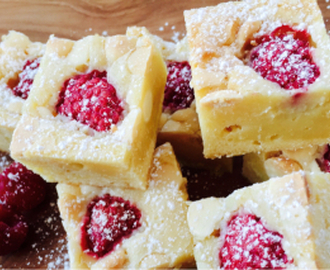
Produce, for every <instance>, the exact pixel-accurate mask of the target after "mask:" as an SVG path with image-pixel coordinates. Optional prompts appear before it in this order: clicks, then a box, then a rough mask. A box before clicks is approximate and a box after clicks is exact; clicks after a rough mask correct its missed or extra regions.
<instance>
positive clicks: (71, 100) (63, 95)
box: [56, 70, 124, 131]
mask: <svg viewBox="0 0 330 270" xmlns="http://www.w3.org/2000/svg"><path fill="white" fill-rule="evenodd" d="M120 103H121V102H120V100H119V99H118V97H117V94H116V89H115V88H114V87H113V86H112V85H111V84H109V83H108V81H107V72H106V71H103V72H100V71H98V70H93V71H92V72H90V73H88V74H82V75H76V76H74V77H73V78H70V79H68V80H67V81H66V82H65V83H64V86H63V87H62V90H61V92H60V96H59V100H58V103H57V105H56V108H57V112H58V113H59V114H62V115H65V116H67V117H69V118H70V119H74V120H76V121H78V122H80V123H82V124H85V125H87V126H89V127H91V128H93V129H95V130H97V131H107V130H109V129H110V128H111V125H112V124H117V122H118V121H119V120H120V118H121V114H122V112H123V110H124V109H123V108H122V106H121V105H120Z"/></svg>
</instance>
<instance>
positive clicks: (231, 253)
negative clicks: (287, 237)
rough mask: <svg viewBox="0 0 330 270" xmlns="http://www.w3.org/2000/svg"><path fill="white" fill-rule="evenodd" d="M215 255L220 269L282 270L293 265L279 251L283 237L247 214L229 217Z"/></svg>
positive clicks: (258, 219) (282, 252)
mask: <svg viewBox="0 0 330 270" xmlns="http://www.w3.org/2000/svg"><path fill="white" fill-rule="evenodd" d="M225 233H226V234H225V237H224V244H223V246H222V247H221V249H220V252H219V259H220V262H221V268H223V269H283V268H286V266H287V265H288V264H289V263H292V262H293V261H292V260H290V259H288V257H287V255H286V254H285V251H284V250H283V248H282V244H281V241H282V239H283V236H282V235H281V234H279V233H277V232H272V231H270V230H268V229H266V228H265V226H264V224H263V223H262V222H261V220H260V218H257V217H256V216H254V215H251V214H242V215H236V216H233V217H232V219H231V220H230V221H229V223H228V225H227V228H226V231H225Z"/></svg>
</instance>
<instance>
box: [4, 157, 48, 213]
mask: <svg viewBox="0 0 330 270" xmlns="http://www.w3.org/2000/svg"><path fill="white" fill-rule="evenodd" d="M45 195H46V182H45V181H44V180H43V179H42V178H41V177H40V176H39V175H37V174H35V173H33V172H32V171H30V170H28V169H27V168H26V167H24V166H23V165H22V164H20V163H18V162H13V163H12V164H11V165H10V166H9V167H7V168H6V169H5V170H4V171H3V172H2V173H1V174H0V203H3V204H5V205H7V206H8V207H11V208H14V209H15V210H18V211H25V210H31V209H33V208H34V207H36V206H37V205H38V204H40V203H41V202H42V201H43V200H44V198H45Z"/></svg>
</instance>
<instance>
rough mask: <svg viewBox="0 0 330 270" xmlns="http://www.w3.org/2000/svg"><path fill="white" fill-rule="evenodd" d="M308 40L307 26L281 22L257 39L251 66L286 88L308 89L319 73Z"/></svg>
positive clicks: (251, 56) (266, 77) (263, 75)
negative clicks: (303, 28)
mask: <svg viewBox="0 0 330 270" xmlns="http://www.w3.org/2000/svg"><path fill="white" fill-rule="evenodd" d="M309 40H310V35H309V34H308V33H307V32H306V31H305V30H295V29H293V28H292V27H290V26H288V25H282V26H280V27H278V28H276V29H275V30H274V31H273V32H272V33H271V34H270V35H265V36H263V37H261V38H260V39H259V41H257V43H258V44H259V45H258V46H257V47H255V48H254V49H253V50H252V51H251V54H250V66H251V67H252V68H253V69H254V70H255V71H256V72H258V73H259V74H260V75H261V76H262V77H263V78H265V79H267V80H269V81H272V82H275V83H277V84H278V85H280V86H281V87H282V88H284V89H287V90H291V89H299V88H302V89H304V90H306V88H307V86H308V85H310V84H312V83H313V82H314V81H315V80H316V79H317V78H318V77H319V76H320V69H319V68H318V66H317V65H316V64H315V63H314V61H313V57H312V53H311V50H310V44H309Z"/></svg>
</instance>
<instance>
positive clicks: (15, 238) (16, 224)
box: [0, 204, 28, 256]
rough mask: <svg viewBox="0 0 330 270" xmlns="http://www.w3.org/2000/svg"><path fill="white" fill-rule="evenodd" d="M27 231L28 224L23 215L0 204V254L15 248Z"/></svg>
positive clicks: (23, 238) (19, 244) (22, 240)
mask: <svg viewBox="0 0 330 270" xmlns="http://www.w3.org/2000/svg"><path fill="white" fill-rule="evenodd" d="M27 233H28V225H27V223H26V222H25V221H24V220H23V216H20V215H17V214H14V213H13V212H12V211H11V210H10V209H9V208H7V207H6V206H5V205H3V204H0V256H2V255H6V254H9V253H11V252H13V251H15V250H17V249H18V248H19V247H20V246H21V245H22V243H23V242H24V240H25V238H26V235H27Z"/></svg>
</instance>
